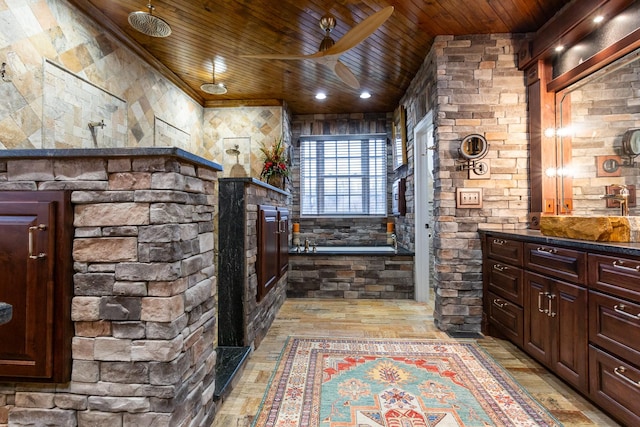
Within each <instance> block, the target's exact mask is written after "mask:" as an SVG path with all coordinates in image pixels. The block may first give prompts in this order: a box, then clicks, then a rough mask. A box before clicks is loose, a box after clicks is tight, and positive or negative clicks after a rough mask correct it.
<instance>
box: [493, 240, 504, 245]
mask: <svg viewBox="0 0 640 427" xmlns="http://www.w3.org/2000/svg"><path fill="white" fill-rule="evenodd" d="M506 243H507V241H506V240H502V239H493V244H494V245H500V246H502V245H504V244H506Z"/></svg>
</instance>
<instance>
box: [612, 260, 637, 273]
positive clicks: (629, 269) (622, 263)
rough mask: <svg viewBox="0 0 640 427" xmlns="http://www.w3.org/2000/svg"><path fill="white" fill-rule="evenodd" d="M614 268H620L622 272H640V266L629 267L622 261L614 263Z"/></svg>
mask: <svg viewBox="0 0 640 427" xmlns="http://www.w3.org/2000/svg"><path fill="white" fill-rule="evenodd" d="M613 266H614V267H615V268H619V269H620V270H627V271H633V272H640V264H638V265H636V266H635V267H627V266H626V265H624V261H622V260H620V259H619V260H617V261H613Z"/></svg>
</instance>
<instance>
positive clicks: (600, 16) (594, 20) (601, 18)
mask: <svg viewBox="0 0 640 427" xmlns="http://www.w3.org/2000/svg"><path fill="white" fill-rule="evenodd" d="M602 21H604V16H602V15H598V16H596V17H595V18H593V22H595V23H596V24H599V23H600V22H602Z"/></svg>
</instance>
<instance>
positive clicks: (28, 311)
mask: <svg viewBox="0 0 640 427" xmlns="http://www.w3.org/2000/svg"><path fill="white" fill-rule="evenodd" d="M71 222H72V217H71V207H70V201H69V193H66V192H49V191H28V192H22V191H7V192H0V272H1V274H0V301H3V302H5V303H8V304H11V305H12V307H13V317H12V319H11V320H10V321H9V322H8V323H6V324H3V325H0V342H1V343H2V344H1V345H0V380H14V381H23V380H37V381H56V382H62V381H67V380H68V379H69V374H70V356H71V333H72V330H71V329H72V328H71V317H70V307H71V300H70V298H71V233H72V226H71Z"/></svg>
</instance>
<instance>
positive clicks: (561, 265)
mask: <svg viewBox="0 0 640 427" xmlns="http://www.w3.org/2000/svg"><path fill="white" fill-rule="evenodd" d="M586 262H587V254H586V253H584V252H580V251H574V250H572V249H565V248H559V247H556V246H549V245H542V244H537V243H526V244H525V247H524V264H525V267H527V268H528V269H530V270H533V271H537V272H539V273H544V274H547V275H549V276H553V277H557V278H559V279H564V280H568V281H570V282H574V283H578V284H581V285H585V284H586V283H587V269H586Z"/></svg>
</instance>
